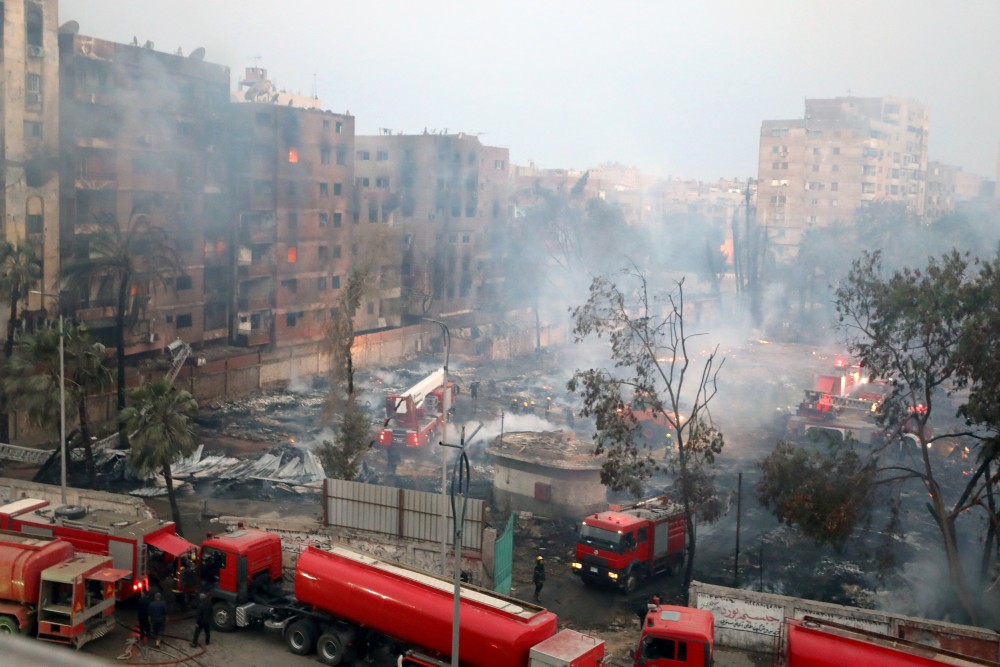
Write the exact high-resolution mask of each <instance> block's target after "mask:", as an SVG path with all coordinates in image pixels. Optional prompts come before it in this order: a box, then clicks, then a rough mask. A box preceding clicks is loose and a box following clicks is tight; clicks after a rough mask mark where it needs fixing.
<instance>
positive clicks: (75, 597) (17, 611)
mask: <svg viewBox="0 0 1000 667" xmlns="http://www.w3.org/2000/svg"><path fill="white" fill-rule="evenodd" d="M127 575H128V572H127V571H125V570H118V569H115V568H114V567H112V566H111V559H110V558H108V557H107V556H105V557H101V556H94V555H91V554H81V553H76V552H75V550H74V549H73V545H71V544H70V543H69V542H66V541H65V540H57V539H51V538H45V537H35V536H31V535H20V534H17V533H11V532H7V531H0V634H11V635H13V634H20V635H26V636H32V637H37V638H38V639H42V640H45V641H51V642H58V643H61V644H69V645H71V646H74V647H76V648H80V647H81V646H83V645H84V644H86V643H87V642H89V641H91V640H92V639H97V638H99V637H103V636H104V635H106V634H108V632H110V631H111V630H112V628H114V625H115V618H114V613H115V583H116V582H117V581H118V580H120V579H121V578H122V577H125V576H127Z"/></svg>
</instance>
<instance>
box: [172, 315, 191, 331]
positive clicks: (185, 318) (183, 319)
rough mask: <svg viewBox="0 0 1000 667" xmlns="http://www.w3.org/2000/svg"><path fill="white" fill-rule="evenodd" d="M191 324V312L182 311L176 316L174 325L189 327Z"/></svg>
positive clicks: (180, 327) (183, 327) (182, 327)
mask: <svg viewBox="0 0 1000 667" xmlns="http://www.w3.org/2000/svg"><path fill="white" fill-rule="evenodd" d="M191 324H192V317H191V313H182V314H181V315H178V316H177V319H176V322H175V324H174V326H176V327H177V328H178V329H188V328H190V327H191Z"/></svg>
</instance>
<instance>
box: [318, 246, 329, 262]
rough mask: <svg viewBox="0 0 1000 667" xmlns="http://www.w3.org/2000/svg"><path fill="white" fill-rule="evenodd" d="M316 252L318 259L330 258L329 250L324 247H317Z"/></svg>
mask: <svg viewBox="0 0 1000 667" xmlns="http://www.w3.org/2000/svg"><path fill="white" fill-rule="evenodd" d="M317 250H318V252H319V258H320V259H326V258H327V257H329V256H330V249H329V248H327V247H326V246H325V245H321V246H319V248H318V249H317Z"/></svg>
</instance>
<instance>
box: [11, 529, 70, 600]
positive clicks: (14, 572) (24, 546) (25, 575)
mask: <svg viewBox="0 0 1000 667" xmlns="http://www.w3.org/2000/svg"><path fill="white" fill-rule="evenodd" d="M72 557H73V545H72V544H70V543H69V542H64V541H62V540H52V539H48V538H42V537H32V536H30V535H15V534H12V533H0V600H5V601H9V602H17V603H20V604H38V589H39V584H40V582H41V580H42V570H45V569H46V568H49V567H52V566H53V565H56V564H58V563H61V562H63V561H64V560H67V559H69V558H72Z"/></svg>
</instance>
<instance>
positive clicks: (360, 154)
mask: <svg viewBox="0 0 1000 667" xmlns="http://www.w3.org/2000/svg"><path fill="white" fill-rule="evenodd" d="M354 157H356V158H357V159H359V160H371V159H372V154H371V152H370V151H356V152H355V153H354Z"/></svg>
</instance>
